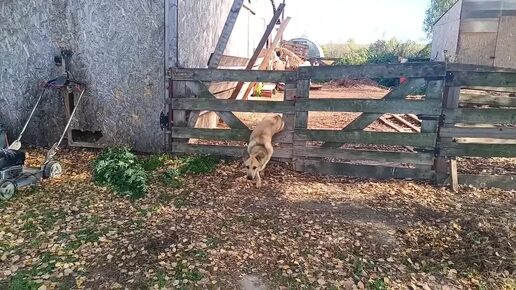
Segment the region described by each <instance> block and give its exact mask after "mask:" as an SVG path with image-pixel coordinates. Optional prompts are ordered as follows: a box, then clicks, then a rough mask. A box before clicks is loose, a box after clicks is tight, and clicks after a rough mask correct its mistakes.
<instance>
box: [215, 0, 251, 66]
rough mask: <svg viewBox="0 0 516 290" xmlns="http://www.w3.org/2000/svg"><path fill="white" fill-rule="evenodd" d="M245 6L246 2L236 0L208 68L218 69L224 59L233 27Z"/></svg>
mask: <svg viewBox="0 0 516 290" xmlns="http://www.w3.org/2000/svg"><path fill="white" fill-rule="evenodd" d="M243 4H244V0H235V1H233V5H232V6H231V9H230V10H229V14H228V17H227V19H226V22H225V23H224V28H222V33H221V34H220V36H219V40H218V41H217V45H216V46H215V50H214V51H213V54H212V55H211V57H210V60H209V61H208V68H217V67H218V66H219V64H220V61H221V59H222V55H223V54H224V51H225V50H226V46H227V44H228V41H229V37H230V36H231V32H232V31H233V27H235V23H236V20H237V18H238V15H239V14H240V9H241V8H242V5H243Z"/></svg>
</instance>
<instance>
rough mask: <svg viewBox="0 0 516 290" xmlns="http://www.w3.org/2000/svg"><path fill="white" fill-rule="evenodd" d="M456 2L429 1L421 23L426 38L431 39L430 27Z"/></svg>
mask: <svg viewBox="0 0 516 290" xmlns="http://www.w3.org/2000/svg"><path fill="white" fill-rule="evenodd" d="M455 2H457V0H431V1H430V5H429V6H428V8H427V9H426V11H425V20H424V21H423V30H424V31H425V32H426V35H427V37H428V38H429V39H430V38H431V37H432V27H433V25H434V24H435V22H436V21H437V20H438V19H439V18H440V17H441V16H442V15H443V14H444V13H446V11H448V9H450V8H451V7H452V6H453V4H455Z"/></svg>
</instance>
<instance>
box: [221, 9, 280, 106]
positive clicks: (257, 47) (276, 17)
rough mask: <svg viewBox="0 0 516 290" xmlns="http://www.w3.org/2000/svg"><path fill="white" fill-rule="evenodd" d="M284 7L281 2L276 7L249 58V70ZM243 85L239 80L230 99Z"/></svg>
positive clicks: (247, 67) (233, 97) (236, 94)
mask: <svg viewBox="0 0 516 290" xmlns="http://www.w3.org/2000/svg"><path fill="white" fill-rule="evenodd" d="M283 9H285V4H284V3H282V4H280V5H279V6H278V9H276V11H275V12H274V15H273V16H272V18H271V21H270V22H269V25H267V28H266V29H265V32H264V33H263V35H262V38H261V39H260V41H259V42H258V44H257V45H256V48H255V51H254V53H253V55H252V56H251V59H250V60H249V63H248V64H247V66H246V69H247V70H250V69H252V68H253V66H254V64H255V62H256V60H257V59H258V57H259V56H260V53H261V52H262V49H263V48H264V46H265V43H266V42H267V40H268V39H269V36H270V35H271V32H272V30H273V29H274V27H275V26H276V23H277V22H278V19H279V18H280V16H281V13H283ZM263 61H264V62H266V61H268V60H267V57H265V58H264V59H263ZM243 85H244V83H243V82H239V83H238V84H237V86H236V88H235V90H234V91H233V93H232V94H231V97H230V99H236V98H237V96H238V94H239V93H240V90H241V89H242V87H243ZM244 98H245V96H244Z"/></svg>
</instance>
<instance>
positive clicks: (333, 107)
mask: <svg viewBox="0 0 516 290" xmlns="http://www.w3.org/2000/svg"><path fill="white" fill-rule="evenodd" d="M296 109H298V110H301V111H317V112H365V113H381V114H384V113H410V114H427V115H435V116H438V115H440V113H441V101H440V100H423V101H422V100H385V99H383V100H365V99H304V100H298V101H297V102H296Z"/></svg>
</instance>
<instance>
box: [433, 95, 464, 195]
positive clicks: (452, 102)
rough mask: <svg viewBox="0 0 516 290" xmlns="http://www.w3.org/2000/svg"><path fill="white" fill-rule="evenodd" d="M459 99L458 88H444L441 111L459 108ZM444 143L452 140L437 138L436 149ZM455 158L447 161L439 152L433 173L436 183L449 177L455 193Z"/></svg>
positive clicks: (456, 187)
mask: <svg viewBox="0 0 516 290" xmlns="http://www.w3.org/2000/svg"><path fill="white" fill-rule="evenodd" d="M459 97H460V87H450V86H445V87H444V95H443V100H442V106H443V110H446V109H457V108H458V107H459ZM441 126H443V127H444V126H445V125H444V124H441ZM444 142H452V140H448V139H443V138H441V137H439V138H438V144H437V145H438V148H442V145H443V143H444ZM456 162H457V161H456V160H455V157H453V158H451V159H450V160H448V159H447V158H446V156H444V155H442V153H441V152H439V155H438V156H437V159H436V161H435V165H434V168H435V171H436V174H437V183H440V184H442V183H444V182H445V181H446V179H448V177H450V178H451V179H453V180H451V179H450V181H451V185H452V190H454V191H456V190H458V181H457V180H456V179H457V176H458V175H457V164H456Z"/></svg>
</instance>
